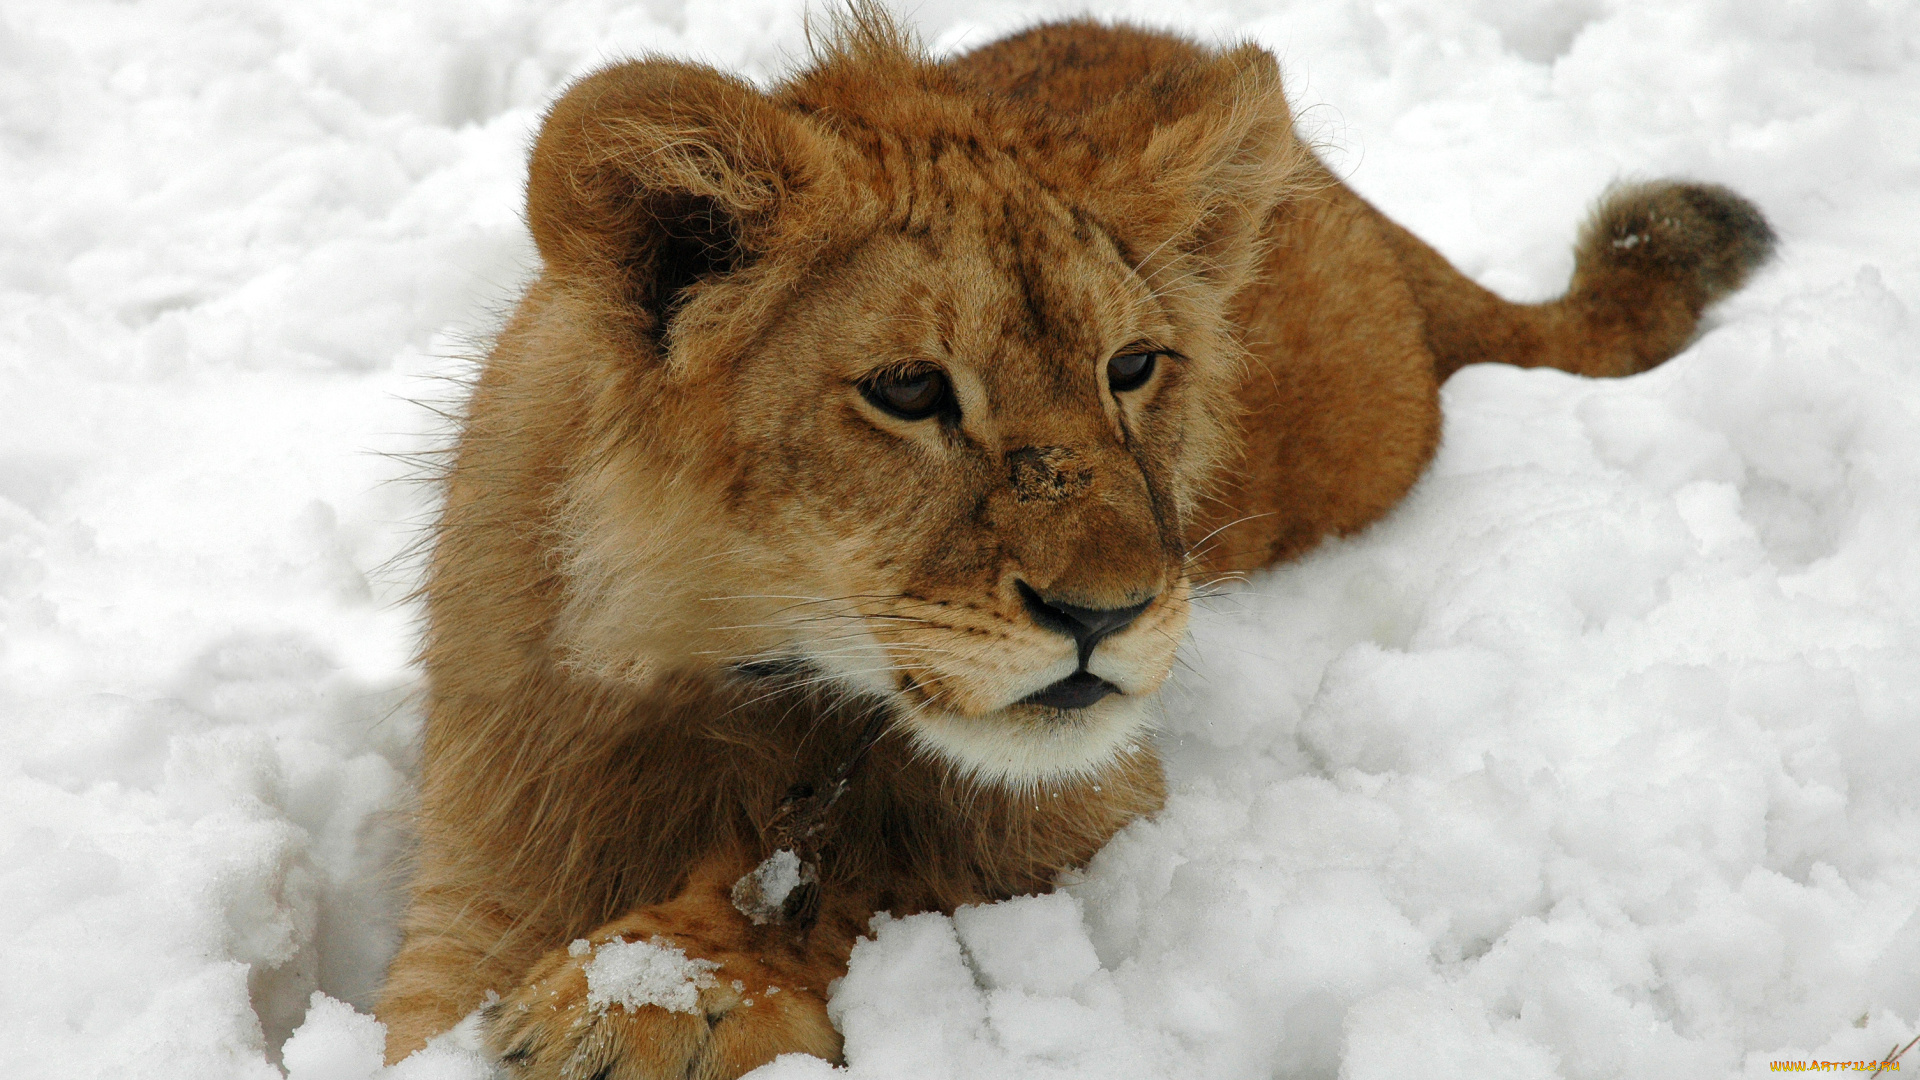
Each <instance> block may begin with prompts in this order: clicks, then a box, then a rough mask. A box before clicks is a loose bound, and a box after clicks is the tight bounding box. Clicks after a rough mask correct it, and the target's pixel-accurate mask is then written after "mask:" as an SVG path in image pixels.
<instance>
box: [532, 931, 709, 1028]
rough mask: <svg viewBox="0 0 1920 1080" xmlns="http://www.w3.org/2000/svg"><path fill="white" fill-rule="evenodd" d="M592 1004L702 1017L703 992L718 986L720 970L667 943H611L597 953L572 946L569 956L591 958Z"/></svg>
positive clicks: (589, 999) (579, 945)
mask: <svg viewBox="0 0 1920 1080" xmlns="http://www.w3.org/2000/svg"><path fill="white" fill-rule="evenodd" d="M589 953H591V954H592V955H593V959H591V960H589V961H587V1003H588V1004H590V1005H592V1006H593V1007H594V1008H596V1009H605V1008H607V1007H608V1006H610V1005H624V1006H626V1007H627V1008H628V1009H637V1008H639V1007H640V1006H642V1005H658V1006H660V1007H661V1008H663V1009H666V1010H667V1011H669V1012H683V1013H697V1012H699V1011H700V991H702V990H705V989H706V988H707V987H709V986H712V985H713V982H714V980H713V973H714V972H715V971H718V970H719V969H720V965H719V964H718V963H716V962H714V961H712V960H702V959H699V958H698V957H690V956H688V955H687V954H686V953H685V952H683V951H681V950H680V949H678V948H676V947H675V946H674V945H673V944H672V943H670V942H668V941H667V939H665V938H663V937H660V936H658V935H655V936H654V937H652V938H649V939H648V940H646V941H618V940H615V941H609V942H606V943H605V944H603V945H601V946H599V947H598V948H595V947H594V946H593V945H591V944H589V943H588V942H587V941H586V940H585V939H582V940H579V941H575V942H574V943H573V944H572V945H569V946H567V954H568V955H569V956H576V957H577V956H586V955H588V954H589Z"/></svg>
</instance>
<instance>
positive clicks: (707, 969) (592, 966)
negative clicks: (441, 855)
mask: <svg viewBox="0 0 1920 1080" xmlns="http://www.w3.org/2000/svg"><path fill="white" fill-rule="evenodd" d="M616 925H620V924H616ZM624 929H625V931H626V932H624V933H621V932H618V931H616V932H614V933H610V934H606V933H603V934H599V935H595V937H594V939H593V940H591V941H589V940H586V939H582V940H579V941H575V942H574V943H573V944H572V945H571V946H569V947H568V948H567V949H566V950H565V951H558V950H556V951H555V952H554V953H551V954H549V955H548V957H547V958H546V959H545V960H543V961H542V962H541V963H540V964H539V965H538V966H536V967H535V968H534V971H533V973H532V975H531V977H530V978H529V979H528V981H527V982H526V984H525V985H523V986H522V987H521V988H520V989H519V990H517V991H515V992H514V993H513V994H511V995H509V996H508V997H506V998H504V999H502V1000H501V1001H499V1002H498V1003H496V1004H494V1005H492V1006H490V1007H489V1008H488V1009H487V1011H486V1014H485V1020H486V1025H487V1042H488V1044H489V1046H490V1047H491V1048H492V1050H493V1052H494V1053H496V1054H498V1055H499V1057H500V1063H501V1065H503V1066H505V1067H506V1070H507V1073H508V1075H510V1076H512V1077H514V1078H516V1080H661V1078H672V1080H682V1078H686V1080H731V1078H732V1077H737V1076H740V1075H742V1074H744V1073H747V1072H750V1071H751V1070H753V1069H755V1068H758V1067H759V1066H761V1065H764V1064H766V1063H767V1062H769V1061H772V1060H773V1059H774V1058H775V1057H777V1056H779V1055H781V1054H786V1053H806V1054H813V1055H815V1056H818V1057H824V1058H827V1059H829V1060H837V1059H838V1057H839V1054H840V1036H839V1034H838V1033H837V1032H835V1031H834V1029H833V1025H832V1023H831V1022H830V1021H829V1020H828V1019H827V1012H826V1003H825V1001H824V1000H823V999H822V998H821V997H820V996H819V995H818V994H817V993H815V992H814V991H813V990H812V989H810V988H803V987H796V986H792V985H787V983H788V982H789V980H784V979H778V978H776V977H774V973H773V972H771V971H769V970H768V969H767V968H766V967H765V966H763V965H762V964H760V963H758V962H757V961H755V960H754V959H753V958H751V957H749V956H746V955H743V954H733V955H727V954H726V953H724V952H721V951H717V950H706V949H702V948H700V947H699V946H698V945H697V944H692V945H690V946H689V947H688V948H683V947H682V946H683V945H686V944H688V943H687V942H686V941H685V939H684V938H678V939H670V938H669V937H666V936H663V935H660V934H650V935H649V934H646V933H645V932H644V930H642V931H640V932H638V933H636V932H635V928H634V927H633V926H631V925H627V926H624ZM689 952H691V953H692V954H693V955H689ZM702 953H710V954H713V955H719V956H721V957H722V958H721V959H718V960H711V959H706V958H704V957H703V956H702V955H700V954H702Z"/></svg>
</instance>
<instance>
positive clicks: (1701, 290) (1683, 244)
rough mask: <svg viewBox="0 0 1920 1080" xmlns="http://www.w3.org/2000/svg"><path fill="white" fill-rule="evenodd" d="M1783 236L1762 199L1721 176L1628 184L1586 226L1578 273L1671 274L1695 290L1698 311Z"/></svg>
mask: <svg viewBox="0 0 1920 1080" xmlns="http://www.w3.org/2000/svg"><path fill="white" fill-rule="evenodd" d="M1776 241H1777V237H1775V236H1774V232H1773V227H1772V226H1770V225H1768V224H1767V219H1766V217H1765V216H1763V215H1762V214H1761V213H1760V208H1759V207H1757V206H1755V205H1753V204H1752V203H1751V202H1748V201H1747V200H1746V199H1744V198H1742V197H1741V196H1739V195H1737V194H1735V193H1733V192H1732V191H1729V190H1728V189H1726V188H1724V187H1721V186H1720V185H1718V184H1684V183H1678V182H1675V181H1672V180H1655V181H1652V182H1649V183H1640V184H1623V185H1619V186H1616V187H1614V188H1613V189H1611V190H1609V191H1608V192H1607V194H1606V195H1605V196H1604V197H1602V199H1601V200H1600V205H1599V207H1598V208H1597V209H1596V210H1595V211H1594V214H1593V217H1592V219H1590V220H1589V221H1588V222H1587V224H1586V227H1585V228H1584V229H1582V230H1581V233H1580V241H1579V246H1578V248H1577V250H1576V259H1577V262H1576V270H1575V275H1576V281H1577V279H1578V278H1579V277H1581V276H1587V277H1593V276H1602V277H1614V276H1615V275H1618V274H1620V273H1622V272H1625V273H1627V274H1632V275H1635V276H1641V275H1644V276H1647V277H1651V278H1660V279H1665V280H1666V281H1668V282H1669V283H1671V284H1672V285H1677V286H1679V287H1680V288H1681V289H1682V290H1684V291H1686V292H1688V293H1690V294H1691V295H1690V296H1688V297H1687V299H1688V300H1689V301H1691V306H1693V307H1694V309H1695V310H1696V311H1697V310H1699V309H1700V308H1704V307H1705V306H1707V305H1708V304H1711V303H1713V302H1714V301H1716V300H1718V299H1720V298H1721V297H1723V296H1725V295H1727V294H1728V293H1730V292H1732V291H1734V290H1735V289H1738V288H1739V287H1740V286H1741V285H1743V284H1745V283H1746V280H1747V278H1748V277H1749V276H1751V275H1752V273H1753V271H1754V270H1756V269H1758V268H1759V267H1760V266H1761V264H1763V263H1765V262H1766V261H1767V259H1768V258H1769V257H1771V256H1772V254H1773V249H1774V246H1775V243H1776ZM1596 272H1597V273H1596Z"/></svg>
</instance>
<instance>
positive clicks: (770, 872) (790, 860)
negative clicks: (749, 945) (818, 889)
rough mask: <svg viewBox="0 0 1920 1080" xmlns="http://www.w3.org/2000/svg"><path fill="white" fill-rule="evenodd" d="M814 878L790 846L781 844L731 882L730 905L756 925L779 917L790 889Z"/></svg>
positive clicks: (791, 893) (809, 882)
mask: <svg viewBox="0 0 1920 1080" xmlns="http://www.w3.org/2000/svg"><path fill="white" fill-rule="evenodd" d="M814 880H815V875H814V872H813V868H812V867H810V866H806V865H804V864H802V863H801V862H800V856H799V854H798V853H797V852H795V851H794V850H793V849H791V848H781V849H780V850H778V851H776V852H774V853H773V854H771V855H769V856H767V857H766V858H764V859H762V860H760V864H759V865H758V866H755V867H754V868H753V869H752V870H749V871H747V872H746V874H745V875H743V876H742V877H741V878H740V880H738V881H736V882H734V883H733V889H732V899H733V906H734V907H735V908H736V909H738V910H739V912H740V914H742V915H745V916H746V917H747V918H748V919H749V920H751V921H752V923H753V925H755V926H765V925H766V924H768V923H770V922H774V921H776V920H777V919H779V918H780V916H781V912H782V911H783V910H784V909H785V907H786V903H787V897H789V896H792V895H793V890H795V889H797V888H799V887H800V886H802V885H807V884H811V883H812V882H813V881H814Z"/></svg>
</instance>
